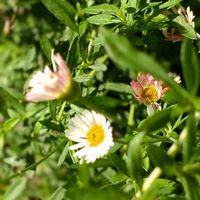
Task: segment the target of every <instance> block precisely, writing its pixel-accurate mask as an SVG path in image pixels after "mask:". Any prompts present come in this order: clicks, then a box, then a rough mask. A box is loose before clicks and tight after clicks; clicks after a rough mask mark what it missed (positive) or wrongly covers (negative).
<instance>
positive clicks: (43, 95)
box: [25, 51, 72, 102]
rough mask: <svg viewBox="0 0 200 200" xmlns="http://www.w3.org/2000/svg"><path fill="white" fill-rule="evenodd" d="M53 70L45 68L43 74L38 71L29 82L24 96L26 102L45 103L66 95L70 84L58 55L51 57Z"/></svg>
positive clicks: (65, 68)
mask: <svg viewBox="0 0 200 200" xmlns="http://www.w3.org/2000/svg"><path fill="white" fill-rule="evenodd" d="M51 59H52V64H53V70H54V71H52V70H51V69H50V68H49V67H48V66H45V69H44V72H42V71H38V72H37V73H35V74H34V75H33V77H32V79H31V80H30V81H29V84H28V86H29V91H28V92H27V93H26V95H25V99H26V100H27V101H33V102H38V101H47V100H53V99H57V98H61V97H64V96H67V95H68V92H69V91H68V88H69V86H70V84H71V82H72V77H71V72H70V71H69V69H68V67H67V65H66V64H65V62H64V60H63V59H62V57H61V56H60V54H54V52H53V51H52V55H51Z"/></svg>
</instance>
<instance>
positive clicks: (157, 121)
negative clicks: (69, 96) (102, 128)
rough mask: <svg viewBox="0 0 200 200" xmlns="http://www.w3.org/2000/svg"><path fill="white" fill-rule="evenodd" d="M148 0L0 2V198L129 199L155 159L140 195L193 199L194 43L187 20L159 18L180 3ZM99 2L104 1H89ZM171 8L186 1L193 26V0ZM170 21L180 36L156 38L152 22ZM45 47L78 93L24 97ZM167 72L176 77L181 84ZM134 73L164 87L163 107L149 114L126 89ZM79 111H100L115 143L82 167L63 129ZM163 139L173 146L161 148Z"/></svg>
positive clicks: (196, 6) (197, 195)
mask: <svg viewBox="0 0 200 200" xmlns="http://www.w3.org/2000/svg"><path fill="white" fill-rule="evenodd" d="M156 2H157V1H145V0H142V1H136V0H130V1H126V0H121V1H119V0H113V1H111V0H107V1H103V0H102V1H97V0H89V1H83V0H76V1H67V0H55V1H51V0H42V1H40V0H29V1H27V0H19V1H15V0H1V2H0V16H1V20H0V30H1V36H0V165H1V168H0V199H5V200H12V199H21V200H22V199H94V198H95V199H105V198H113V199H115V198H117V199H131V198H132V197H133V196H134V195H135V193H137V191H138V190H139V188H141V187H142V184H143V181H144V180H145V178H147V177H148V175H149V174H150V173H151V172H152V171H153V169H154V168H155V167H156V166H159V167H160V169H162V176H161V177H160V178H159V177H158V179H157V181H155V182H154V183H153V184H152V185H151V187H150V188H148V190H147V191H145V192H144V193H143V194H142V196H141V198H140V199H148V200H149V199H155V198H157V199H177V200H178V199H191V200H195V199H196V200H199V199H200V189H199V188H200V187H199V183H200V177H199V172H200V157H199V151H200V149H199V145H200V143H199V137H200V135H199V120H200V117H199V114H200V113H199V109H200V101H199V97H198V95H199V91H198V89H199V64H198V60H199V51H200V49H199V48H200V42H199V41H197V40H193V39H194V30H193V28H192V27H187V25H186V24H184V23H183V24H182V22H180V23H179V22H177V21H173V20H174V18H172V19H168V18H165V17H164V16H162V15H159V14H162V12H163V10H166V9H170V8H171V7H174V6H178V5H179V3H180V1H178V0H171V1H159V2H158V3H156ZM166 2H167V3H168V4H164V3H166ZM103 3H107V4H109V5H110V6H105V5H104V6H103V7H100V8H99V7H92V6H95V5H99V4H103ZM149 3H151V4H149ZM149 5H151V6H149ZM162 5H164V6H163V7H162ZM181 5H182V6H184V7H187V6H188V5H189V6H191V8H192V10H193V11H194V13H195V14H196V18H195V24H196V27H195V29H196V31H197V32H198V31H200V17H199V16H198V13H199V12H200V1H199V0H193V1H182V2H181ZM148 6H149V7H148ZM15 13H16V14H15ZM15 15H16V16H15ZM12 18H13V19H14V23H13V24H11V25H10V26H6V27H5V22H8V21H9V22H10V21H12ZM180 25H181V27H182V28H183V34H185V39H184V40H183V41H182V42H177V43H173V42H169V41H165V38H164V36H163V34H162V31H161V29H162V28H166V27H173V26H176V27H178V28H180ZM100 26H104V27H106V29H103V28H102V27H101V28H99V27H100ZM181 30H182V29H181ZM112 31H115V32H118V33H119V35H123V36H124V37H123V38H121V37H120V36H119V35H116V34H113V32H112ZM124 38H126V39H124ZM52 48H54V49H55V51H56V52H60V53H61V54H62V56H63V57H64V58H65V60H66V63H68V65H69V67H70V69H71V71H72V72H73V77H74V80H75V81H77V82H78V83H79V84H80V87H81V90H82V98H81V99H80V100H79V101H77V102H73V103H69V102H63V101H59V100H58V101H52V102H47V103H38V104H34V103H27V102H25V101H24V97H23V91H24V89H25V88H26V87H27V86H26V84H25V83H27V80H28V79H29V78H30V75H31V74H32V73H33V72H34V71H35V70H38V69H41V70H42V69H43V67H44V65H45V64H49V65H50V64H51V60H50V51H51V49H52ZM169 71H170V72H175V73H177V74H180V75H181V78H182V87H179V86H177V85H176V84H175V83H174V82H173V81H172V80H171V79H170V78H168V76H167V74H166V72H169ZM138 72H148V73H152V74H153V75H154V76H156V77H158V78H160V79H163V80H164V81H165V82H166V83H167V84H168V85H170V86H171V87H172V88H173V90H172V94H169V95H168V96H167V97H165V103H163V104H164V106H165V107H167V108H166V109H164V110H163V111H161V112H158V113H156V114H155V115H153V116H152V117H147V113H146V108H145V106H144V105H140V104H138V102H136V101H135V99H134V98H133V95H132V93H133V92H132V89H131V87H130V85H129V82H130V80H132V79H136V76H137V73H138ZM166 102H167V103H166ZM171 105H173V106H171ZM83 108H88V109H94V110H96V111H99V112H102V113H104V114H105V115H106V116H107V117H109V118H110V120H111V122H112V125H113V127H114V132H113V135H114V138H115V146H114V147H113V148H112V149H111V150H110V152H109V155H108V156H106V157H105V158H102V159H99V160H98V161H96V162H95V163H94V164H89V165H79V164H78V163H77V160H76V159H75V158H74V157H73V155H72V152H69V151H68V146H69V145H70V142H69V141H67V139H66V138H65V136H64V130H65V129H66V128H67V124H68V120H69V119H70V117H71V116H73V115H74V113H78V112H81V111H82V109H83ZM182 132H185V135H186V136H185V137H184V139H183V140H181V139H180V137H179V135H180V134H181V133H182ZM172 144H175V151H174V152H175V153H174V152H172V153H167V151H168V149H169V148H170V146H171V145H172ZM173 153H174V154H173ZM102 191H103V192H102Z"/></svg>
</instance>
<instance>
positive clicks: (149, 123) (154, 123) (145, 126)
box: [138, 106, 176, 132]
mask: <svg viewBox="0 0 200 200" xmlns="http://www.w3.org/2000/svg"><path fill="white" fill-rule="evenodd" d="M175 108H176V107H174V106H171V107H169V108H167V109H165V110H162V111H157V112H155V114H153V115H152V116H150V117H148V118H147V119H144V120H143V121H142V122H141V123H140V124H139V126H138V129H139V130H143V131H146V132H153V131H155V130H159V129H160V128H162V127H163V126H165V125H166V124H167V123H168V122H169V121H170V120H171V113H172V111H173V109H175Z"/></svg>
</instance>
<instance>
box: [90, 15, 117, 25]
mask: <svg viewBox="0 0 200 200" xmlns="http://www.w3.org/2000/svg"><path fill="white" fill-rule="evenodd" d="M87 21H88V22H89V23H91V24H96V25H106V24H115V23H119V22H120V20H119V19H117V18H116V17H114V16H113V15H108V14H98V15H94V16H91V17H89V18H87Z"/></svg>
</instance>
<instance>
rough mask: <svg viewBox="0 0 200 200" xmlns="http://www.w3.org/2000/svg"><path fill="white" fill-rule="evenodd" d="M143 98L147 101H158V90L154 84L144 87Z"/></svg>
mask: <svg viewBox="0 0 200 200" xmlns="http://www.w3.org/2000/svg"><path fill="white" fill-rule="evenodd" d="M142 98H144V99H145V100H146V103H153V102H156V101H157V99H158V92H157V90H156V88H155V86H153V85H149V86H148V87H146V88H144V89H143V92H142Z"/></svg>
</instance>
